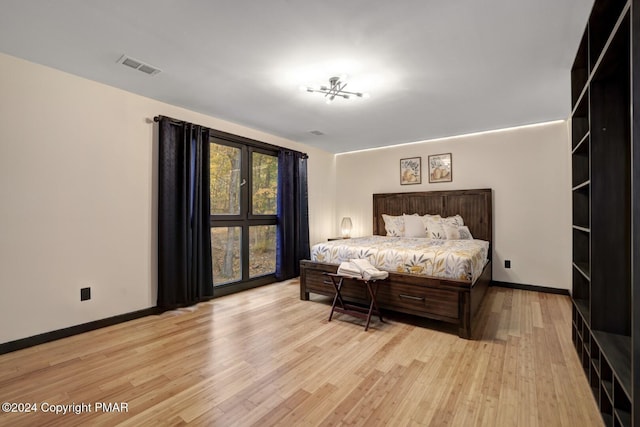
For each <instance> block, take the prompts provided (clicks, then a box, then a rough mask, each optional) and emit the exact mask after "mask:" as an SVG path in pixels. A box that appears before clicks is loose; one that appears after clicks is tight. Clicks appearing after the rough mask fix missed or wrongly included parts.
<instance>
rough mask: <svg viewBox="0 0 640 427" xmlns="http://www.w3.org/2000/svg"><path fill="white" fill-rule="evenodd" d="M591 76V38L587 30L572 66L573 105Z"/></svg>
mask: <svg viewBox="0 0 640 427" xmlns="http://www.w3.org/2000/svg"><path fill="white" fill-rule="evenodd" d="M588 78H589V40H588V38H587V33H586V32H585V33H584V35H583V36H582V40H581V41H580V47H579V48H578V53H577V55H576V59H575V61H573V66H572V67H571V106H572V107H573V106H575V105H576V103H577V102H578V99H579V98H580V95H582V94H583V92H584V89H585V87H586V85H587V79H588Z"/></svg>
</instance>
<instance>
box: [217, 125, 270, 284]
mask: <svg viewBox="0 0 640 427" xmlns="http://www.w3.org/2000/svg"><path fill="white" fill-rule="evenodd" d="M209 158H210V162H209V163H210V167H211V171H210V177H211V182H210V185H211V190H210V192H211V252H212V269H213V284H214V286H215V287H231V288H232V287H233V286H240V287H241V288H246V287H250V286H246V285H247V284H252V283H253V284H256V285H257V284H262V283H260V282H264V283H267V282H268V281H273V280H274V279H273V278H274V275H275V271H276V235H277V216H276V215H277V203H278V156H277V152H276V151H270V150H268V149H262V148H257V147H254V146H251V145H249V144H243V143H241V142H238V141H231V140H227V139H222V138H217V137H213V138H212V140H211V150H210V155H209Z"/></svg>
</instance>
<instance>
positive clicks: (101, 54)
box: [0, 0, 593, 153]
mask: <svg viewBox="0 0 640 427" xmlns="http://www.w3.org/2000/svg"><path fill="white" fill-rule="evenodd" d="M592 4H593V0H482V1H478V0H439V1H437V0H396V1H390V0H340V1H338V0H315V1H314V0H215V1H211V0H56V1H51V0H0V51H1V52H4V53H7V54H9V55H13V56H17V57H20V58H24V59H27V60H30V61H33V62H36V63H40V64H44V65H47V66H50V67H54V68H57V69H60V70H63V71H66V72H69V73H72V74H76V75H78V76H82V77H85V78H89V79H92V80H96V81H99V82H103V83H106V84H108V85H111V86H115V87H119V88H122V89H124V90H127V91H130V92H134V93H138V94H141V95H144V96H147V97H150V98H154V99H158V100H161V101H164V102H167V103H170V104H174V105H179V106H183V107H185V108H188V109H190V110H195V111H198V112H201V113H205V114H208V115H211V116H215V117H219V118H222V119H226V120H229V121H232V122H236V123H238V124H242V125H246V126H249V127H252V128H255V129H259V130H262V131H265V132H269V133H271V134H274V135H278V136H282V137H285V138H289V139H291V140H294V141H298V142H302V143H305V144H308V145H311V146H315V147H319V148H322V149H325V150H327V151H330V152H335V153H338V152H345V151H352V150H357V149H363V148H372V147H379V146H383V145H391V144H399V143H405V142H413V141H420V140H425V139H432V138H438V137H444V136H452V135H460V134H465V133H470V132H478V131H483V130H492V129H500V128H505V127H510V126H517V125H523V124H530V123H539V122H544V121H550V120H557V119H566V118H567V117H568V116H569V112H570V111H569V110H570V105H569V104H570V86H569V85H570V83H569V73H570V69H571V65H572V62H573V57H574V55H575V52H576V50H577V47H578V43H579V41H580V37H581V34H582V32H583V30H584V27H585V24H586V21H587V18H588V15H589V11H590V10H591V7H592ZM123 54H127V55H129V56H131V57H133V58H136V59H138V60H141V61H144V62H147V63H149V64H151V65H153V66H156V67H158V68H160V69H161V70H162V72H161V73H160V74H158V75H155V76H148V75H146V74H144V73H142V72H139V71H136V70H133V69H131V68H128V67H125V66H123V65H120V64H117V63H116V61H117V60H118V59H119V58H120V56H121V55H123ZM1 73H2V71H1V70H0V78H1ZM340 74H346V75H347V76H348V81H349V88H350V89H352V90H354V91H364V92H369V93H370V94H371V98H370V99H366V100H365V99H350V100H343V99H336V101H335V102H334V103H332V104H331V105H327V104H325V102H324V100H323V97H322V95H320V94H311V93H307V92H302V91H300V90H298V87H299V86H300V85H309V84H327V83H328V79H329V77H331V76H333V75H340ZM158 113H161V112H158ZM314 130H318V131H321V132H323V133H324V135H321V136H316V135H313V134H311V133H310V131H314Z"/></svg>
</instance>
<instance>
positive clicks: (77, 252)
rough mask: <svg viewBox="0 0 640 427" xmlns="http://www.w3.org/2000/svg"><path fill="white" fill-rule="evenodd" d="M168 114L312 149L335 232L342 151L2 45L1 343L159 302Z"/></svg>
mask: <svg viewBox="0 0 640 427" xmlns="http://www.w3.org/2000/svg"><path fill="white" fill-rule="evenodd" d="M159 114H161V115H167V116H171V117H175V118H178V119H183V120H187V121H191V122H194V123H198V124H202V125H205V126H209V127H211V128H215V129H219V130H223V131H226V132H230V133H234V134H237V135H242V136H245V137H248V138H254V139H257V140H261V141H265V142H268V143H272V144H276V145H280V146H286V147H290V148H293V149H296V150H300V151H304V152H307V153H309V156H310V160H309V210H310V215H309V216H310V227H311V236H310V237H311V241H314V242H315V241H319V240H322V239H324V237H325V236H326V235H327V234H331V232H332V227H333V224H332V219H333V218H334V217H335V204H334V199H335V193H334V189H335V187H336V185H335V178H334V169H335V157H334V155H332V154H330V153H327V152H324V151H321V150H317V149H314V148H312V147H308V146H304V145H301V144H298V143H295V142H293V141H289V140H285V139H281V138H277V137H274V136H271V135H268V134H265V133H261V132H258V131H254V130H251V129H248V128H246V127H242V126H238V125H234V124H232V123H229V122H225V121H222V120H218V119H216V118H213V117H208V116H205V115H202V114H198V113H194V112H191V111H188V110H185V109H182V108H179V107H175V106H171V105H168V104H165V103H161V102H158V101H155V100H152V99H148V98H144V97H141V96H138V95H134V94H131V93H128V92H125V91H122V90H119V89H115V88H112V87H109V86H105V85H102V84H99V83H96V82H92V81H89V80H85V79H82V78H79V77H76V76H72V75H70V74H66V73H62V72H60V71H57V70H53V69H50V68H47V67H43V66H40V65H36V64H33V63H29V62H26V61H23V60H19V59H16V58H13V57H10V56H7V55H3V54H0V289H1V291H2V292H1V297H0V325H1V327H0V343H3V342H8V341H12V340H16V339H20V338H25V337H29V336H33V335H36V334H40V333H44V332H48V331H52V330H56V329H61V328H65V327H69V326H73V325H78V324H82V323H86V322H90V321H93V320H98V319H103V318H107V317H111V316H115V315H118V314H123V313H129V312H132V311H136V310H141V309H145V308H149V307H153V306H155V303H156V286H157V285H156V283H157V282H156V269H157V258H156V241H157V236H156V218H157V215H156V212H155V211H156V204H157V197H156V186H157V168H156V165H155V163H156V161H157V143H156V137H157V135H156V133H157V130H156V129H157V126H156V125H154V124H153V123H152V122H151V121H150V119H152V118H153V117H154V116H156V115H159ZM85 286H91V289H92V299H91V300H89V301H85V302H80V288H81V287H85Z"/></svg>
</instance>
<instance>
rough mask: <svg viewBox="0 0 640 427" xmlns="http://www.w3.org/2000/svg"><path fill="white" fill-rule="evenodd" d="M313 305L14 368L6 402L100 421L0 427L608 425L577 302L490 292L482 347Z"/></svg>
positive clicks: (144, 330) (170, 328) (159, 319)
mask: <svg viewBox="0 0 640 427" xmlns="http://www.w3.org/2000/svg"><path fill="white" fill-rule="evenodd" d="M313 299H314V300H315V302H312V301H300V300H299V291H298V283H297V281H296V280H293V281H289V282H284V283H277V284H273V285H270V286H266V287H262V288H259V289H254V290H251V291H247V292H244V293H241V294H236V295H230V296H227V297H223V298H219V299H216V300H213V301H212V302H210V303H206V304H201V305H199V306H197V307H195V308H191V309H185V310H180V311H176V312H170V313H165V314H163V315H161V316H150V317H146V318H143V319H138V320H135V321H132V322H128V323H125V324H120V325H116V326H113V327H109V328H104V329H101V330H96V331H93V332H89V333H86V334H82V335H77V336H74V337H70V338H67V339H63V340H59V341H55V342H51V343H47V344H44V345H40V346H37V347H32V348H29V349H25V350H21V351H17V352H14V353H9V354H5V355H2V356H0V402H16V403H17V402H23V403H24V402H30V403H36V404H37V405H38V406H40V407H41V406H42V405H41V404H42V403H44V402H46V403H47V404H51V405H54V404H71V403H75V404H82V403H84V404H86V405H88V404H91V405H92V407H91V410H92V411H91V412H88V411H87V410H86V406H85V408H84V409H85V411H84V412H83V413H81V414H79V415H76V414H66V415H55V414H52V413H45V412H43V411H42V409H39V410H38V412H36V413H27V414H14V413H0V425H12V426H20V425H24V426H35V425H39V426H43V425H60V426H71V425H125V426H140V425H148V426H156V425H167V424H170V425H179V424H192V425H220V426H234V425H238V426H247V425H256V426H268V425H283V426H293V425H352V424H353V425H363V426H378V425H392V426H405V425H415V426H419V425H429V426H445V425H446V426H465V427H466V426H475V425H478V426H499V427H503V426H541V427H549V426H580V427H587V426H600V425H602V421H601V419H600V416H599V413H598V409H597V407H596V405H595V402H594V399H593V397H592V395H591V391H590V388H589V386H588V384H587V380H586V378H585V375H584V373H583V372H582V368H581V367H580V365H579V361H578V358H577V356H576V353H575V351H574V350H573V347H572V344H571V333H570V325H571V311H570V301H569V297H567V296H561V295H551V294H541V293H536V292H528V291H519V290H512V289H505V288H498V287H492V288H489V292H488V295H487V298H486V299H485V301H484V303H483V306H482V310H481V313H480V323H479V330H478V331H476V333H477V335H478V336H479V338H480V339H477V340H474V341H468V340H463V339H460V338H458V337H457V335H456V334H455V331H438V330H434V329H428V328H425V327H420V326H416V325H411V324H409V323H406V321H407V319H398V318H392V319H390V320H389V321H388V322H387V323H384V324H380V323H379V322H373V321H372V326H371V327H370V329H369V331H368V332H364V331H363V327H362V325H363V323H362V321H360V320H358V319H354V318H352V317H349V316H348V315H343V314H338V315H336V316H335V317H334V320H332V321H331V322H330V323H329V322H327V316H328V314H329V306H328V305H327V304H326V298H322V297H319V296H316V297H315V298H313ZM400 320H402V322H401V321H400ZM414 323H416V322H414ZM434 325H435V326H436V327H437V326H438V325H441V324H439V323H435V324H432V323H429V326H430V327H433V326H434ZM440 329H442V328H440ZM96 402H105V403H119V402H124V403H126V404H127V409H128V412H123V413H104V412H100V411H96V407H95V403H96ZM120 409H123V407H122V406H120ZM79 412H80V411H79Z"/></svg>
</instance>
